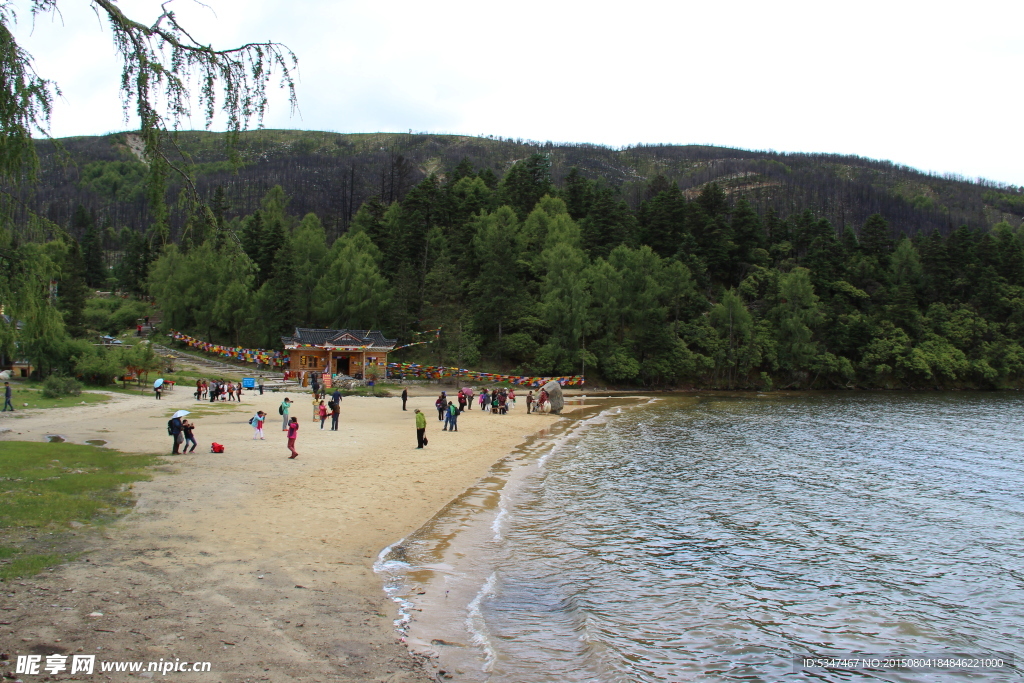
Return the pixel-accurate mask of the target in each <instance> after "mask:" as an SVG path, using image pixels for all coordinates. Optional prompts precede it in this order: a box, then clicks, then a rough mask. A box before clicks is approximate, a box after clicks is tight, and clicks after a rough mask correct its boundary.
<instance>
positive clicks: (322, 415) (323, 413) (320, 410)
mask: <svg viewBox="0 0 1024 683" xmlns="http://www.w3.org/2000/svg"><path fill="white" fill-rule="evenodd" d="M317 419H319V420H320V429H323V428H324V422H326V421H327V406H325V405H324V402H323V401H320V405H318V406H317Z"/></svg>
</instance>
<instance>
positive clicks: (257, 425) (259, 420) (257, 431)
mask: <svg viewBox="0 0 1024 683" xmlns="http://www.w3.org/2000/svg"><path fill="white" fill-rule="evenodd" d="M266 419H267V414H266V413H264V412H263V411H262V410H257V411H256V414H255V415H253V416H252V417H251V418H249V424H251V425H252V440H253V441H255V440H256V439H262V438H263V422H264V421H265V420H266Z"/></svg>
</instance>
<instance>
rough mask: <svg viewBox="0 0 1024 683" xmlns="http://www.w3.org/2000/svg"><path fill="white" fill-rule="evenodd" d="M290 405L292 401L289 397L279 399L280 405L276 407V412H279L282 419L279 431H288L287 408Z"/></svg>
mask: <svg viewBox="0 0 1024 683" xmlns="http://www.w3.org/2000/svg"><path fill="white" fill-rule="evenodd" d="M291 407H292V401H291V399H290V398H286V399H285V400H283V401H281V407H280V408H278V409H277V412H279V413H281V416H282V417H283V418H284V420H283V421H282V422H281V431H282V432H287V431H288V409H289V408H291Z"/></svg>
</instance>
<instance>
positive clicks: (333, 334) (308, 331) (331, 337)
mask: <svg viewBox="0 0 1024 683" xmlns="http://www.w3.org/2000/svg"><path fill="white" fill-rule="evenodd" d="M346 335H348V336H350V337H354V338H355V339H357V340H358V342H355V343H353V342H349V343H350V344H353V345H355V344H360V345H363V344H365V345H367V346H375V347H383V346H394V345H395V344H397V343H398V340H397V339H387V338H386V337H385V336H384V334H383V333H381V332H380V331H378V330H318V329H313V328H309V327H296V328H295V334H294V335H292V336H291V337H281V341H282V342H283V343H284V344H286V345H287V344H303V345H309V346H328V345H336V346H344V345H345V340H343V339H341V338H342V337H345V336H346Z"/></svg>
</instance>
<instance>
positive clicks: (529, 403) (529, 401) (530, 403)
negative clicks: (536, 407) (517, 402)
mask: <svg viewBox="0 0 1024 683" xmlns="http://www.w3.org/2000/svg"><path fill="white" fill-rule="evenodd" d="M532 408H533V392H532V391H531V392H530V393H528V394H527V395H526V414H527V415H529V414H530V410H531V409H532Z"/></svg>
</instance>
